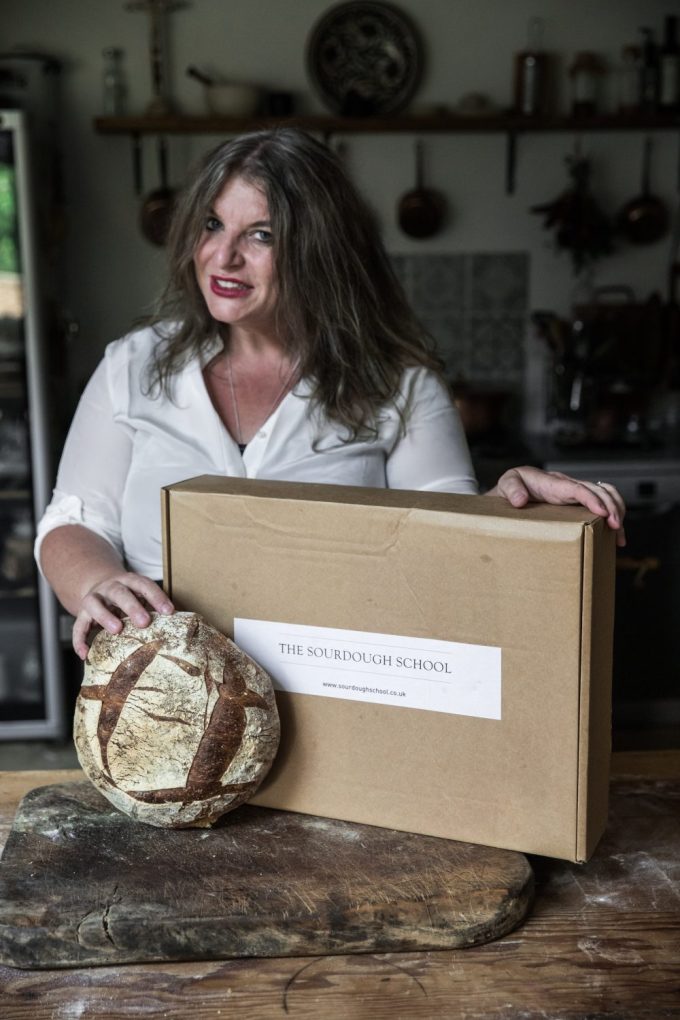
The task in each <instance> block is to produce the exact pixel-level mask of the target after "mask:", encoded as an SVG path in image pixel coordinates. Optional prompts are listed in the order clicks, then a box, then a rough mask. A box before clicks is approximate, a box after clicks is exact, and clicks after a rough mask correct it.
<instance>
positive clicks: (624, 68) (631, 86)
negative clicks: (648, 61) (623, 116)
mask: <svg viewBox="0 0 680 1020" xmlns="http://www.w3.org/2000/svg"><path fill="white" fill-rule="evenodd" d="M641 64H642V50H641V49H640V47H639V46H624V47H623V49H622V50H621V65H620V67H619V113H638V112H639V110H640V74H641V70H642V68H641Z"/></svg>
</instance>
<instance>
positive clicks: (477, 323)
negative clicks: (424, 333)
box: [392, 252, 529, 391]
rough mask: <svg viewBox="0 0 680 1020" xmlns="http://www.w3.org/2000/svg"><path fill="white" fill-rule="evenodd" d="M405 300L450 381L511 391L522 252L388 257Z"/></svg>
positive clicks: (516, 372) (516, 383) (522, 318)
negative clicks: (434, 347)
mask: <svg viewBox="0 0 680 1020" xmlns="http://www.w3.org/2000/svg"><path fill="white" fill-rule="evenodd" d="M392 261H393V263H394V267H395V270H396V272H397V275H398V276H399V279H400V280H401V282H402V284H403V286H404V288H405V290H406V295H407V297H408V299H409V301H410V303H411V305H412V307H413V308H414V310H415V312H416V314H417V315H418V317H419V318H420V320H421V322H422V323H423V325H424V326H425V327H426V329H428V330H429V332H430V333H431V334H432V336H433V337H434V338H435V340H436V341H437V344H438V347H439V350H440V353H441V354H442V357H443V358H444V359H445V362H446V367H447V372H448V375H449V376H450V378H451V379H458V378H460V377H462V378H464V379H465V380H466V381H467V382H471V383H484V384H493V385H502V386H503V387H504V388H507V389H510V390H514V391H519V390H520V388H521V385H522V376H523V372H524V336H525V331H526V317H527V305H528V278H529V256H528V255H527V254H526V253H525V252H504V253H493V254H485V253H481V252H476V253H474V254H470V255H393V256H392Z"/></svg>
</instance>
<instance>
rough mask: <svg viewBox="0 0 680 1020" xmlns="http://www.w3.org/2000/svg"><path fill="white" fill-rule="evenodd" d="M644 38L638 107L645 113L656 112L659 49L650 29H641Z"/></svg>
mask: <svg viewBox="0 0 680 1020" xmlns="http://www.w3.org/2000/svg"><path fill="white" fill-rule="evenodd" d="M640 31H641V32H642V35H643V36H644V43H643V46H642V66H641V68H640V106H641V108H642V109H643V110H644V111H645V112H647V113H652V112H653V111H654V110H656V108H657V106H658V102H659V47H658V46H657V45H656V43H655V42H654V33H653V32H652V30H651V28H641V29H640Z"/></svg>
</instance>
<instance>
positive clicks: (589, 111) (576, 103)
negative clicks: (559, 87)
mask: <svg viewBox="0 0 680 1020" xmlns="http://www.w3.org/2000/svg"><path fill="white" fill-rule="evenodd" d="M603 73H604V63H603V61H602V59H601V58H600V57H599V56H598V55H597V54H596V53H590V52H588V51H584V52H582V53H577V54H576V55H575V57H574V60H573V63H572V65H571V67H570V68H569V77H570V78H571V112H572V114H573V116H574V117H592V115H593V114H594V113H597V108H598V98H599V91H600V78H601V76H602V74H603Z"/></svg>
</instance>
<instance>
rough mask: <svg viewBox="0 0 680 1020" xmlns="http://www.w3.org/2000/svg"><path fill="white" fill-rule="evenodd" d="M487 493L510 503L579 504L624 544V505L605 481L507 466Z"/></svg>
mask: <svg viewBox="0 0 680 1020" xmlns="http://www.w3.org/2000/svg"><path fill="white" fill-rule="evenodd" d="M486 495H487V496H502V497H503V498H504V499H507V501H508V502H509V503H511V504H512V506H516V507H522V506H525V505H526V504H527V503H529V502H538V503H555V504H577V505H578V504H580V505H581V506H584V507H586V508H587V509H588V510H590V511H591V513H594V514H599V516H600V517H605V518H606V520H607V524H608V525H609V527H610V528H613V529H614V530H615V531H616V544H617V545H620V546H624V545H625V544H626V535H625V532H624V530H623V518H624V516H625V513H626V506H625V503H624V502H623V497H622V496H621V493H620V492H619V491H618V490H617V489H616V488H615V487H614V486H613V485H610V484H609V483H608V482H582V481H579V480H578V478H571V477H570V476H569V475H564V474H562V472H561V471H543V470H542V469H541V468H537V467H517V468H511V469H510V470H509V471H506V472H505V474H503V475H501V477H500V478H499V479H498V481H497V482H496V484H495V486H494V487H493V489H491V490H490V491H489V492H487V494H486Z"/></svg>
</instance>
